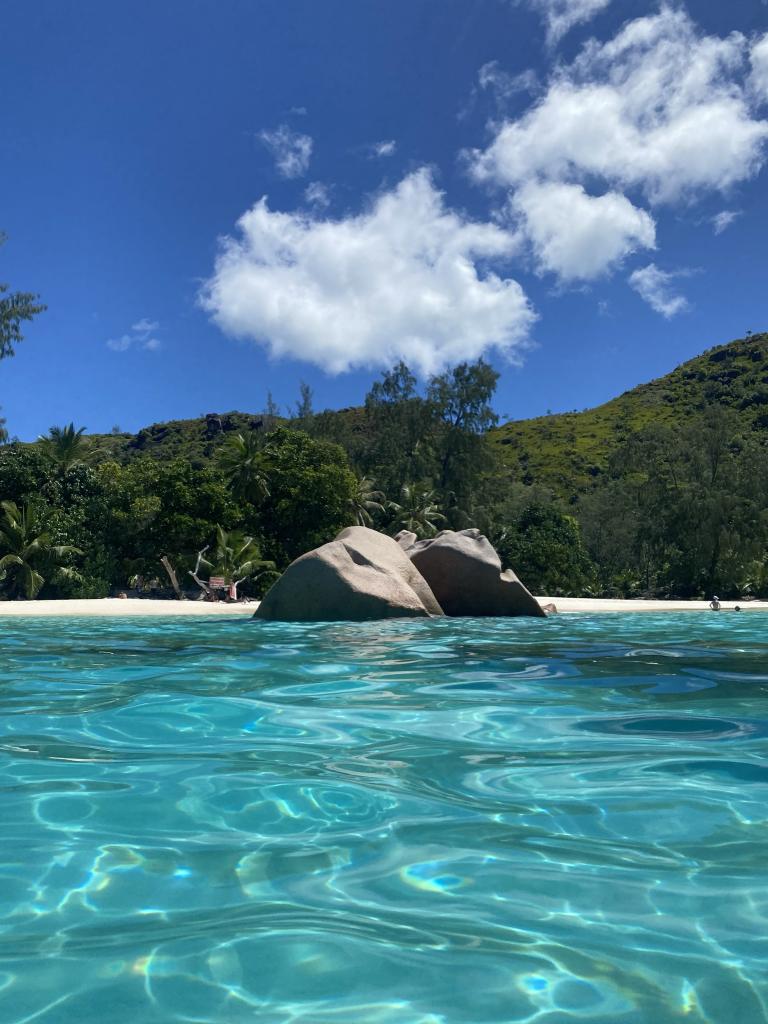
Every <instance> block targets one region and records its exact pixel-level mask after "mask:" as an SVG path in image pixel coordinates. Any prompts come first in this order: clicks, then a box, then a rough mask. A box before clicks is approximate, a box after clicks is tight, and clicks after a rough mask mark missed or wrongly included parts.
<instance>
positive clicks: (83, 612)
mask: <svg viewBox="0 0 768 1024" xmlns="http://www.w3.org/2000/svg"><path fill="white" fill-rule="evenodd" d="M536 600H537V601H539V603H540V604H554V605H555V607H556V608H557V611H558V614H563V615H570V614H575V613H581V614H593V615H594V614H600V613H603V612H612V613H617V612H625V613H627V612H640V613H642V612H710V614H711V610H710V607H709V602H708V601H655V600H641V599H626V600H625V599H622V598H593V597H537V598H536ZM737 604H738V605H739V607H740V608H741V611H742V612H759V611H760V612H766V611H768V601H746V602H743V603H742V602H739V601H724V602H722V609H721V610H722V611H723V612H731V611H733V609H734V607H735V605H737ZM258 606H259V602H258V601H253V602H251V603H250V604H225V603H223V602H221V603H215V604H214V603H209V602H207V601H160V600H154V599H152V598H135V597H129V598H118V597H104V598H94V599H82V598H77V599H72V600H66V601H0V618H3V617H6V618H44V617H53V616H58V617H64V618H85V617H89V616H90V617H94V618H109V617H114V618H117V617H120V618H172V617H176V616H195V615H197V616H200V617H203V618H204V617H206V616H230V617H232V616H240V617H242V618H245V617H250V616H252V615H253V613H254V612H255V611H256V609H257V608H258Z"/></svg>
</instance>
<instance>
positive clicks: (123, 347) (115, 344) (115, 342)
mask: <svg viewBox="0 0 768 1024" xmlns="http://www.w3.org/2000/svg"><path fill="white" fill-rule="evenodd" d="M133 342H134V339H133V338H132V337H131V335H130V334H124V335H123V336H122V337H121V338H110V339H109V340H108V341H107V348H111V349H112V351H113V352H127V351H128V349H129V348H130V347H131V345H132V344H133Z"/></svg>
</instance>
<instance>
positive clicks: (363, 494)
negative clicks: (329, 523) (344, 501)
mask: <svg viewBox="0 0 768 1024" xmlns="http://www.w3.org/2000/svg"><path fill="white" fill-rule="evenodd" d="M385 500H386V499H385V497H384V494H383V492H382V491H377V490H376V482H375V481H374V480H371V479H370V478H369V477H367V476H361V477H358V479H357V481H356V485H355V490H354V493H353V494H352V497H351V498H350V499H349V507H350V509H351V511H352V514H353V515H354V517H355V522H356V523H357V525H358V526H372V525H373V520H374V517H375V516H377V515H381V513H383V511H384V501H385Z"/></svg>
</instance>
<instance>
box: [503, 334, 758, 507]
mask: <svg viewBox="0 0 768 1024" xmlns="http://www.w3.org/2000/svg"><path fill="white" fill-rule="evenodd" d="M712 406H719V407H721V408H725V409H730V410H733V412H735V413H738V414H739V419H740V420H741V425H742V428H743V429H745V430H757V431H763V430H764V431H766V435H767V436H768V334H754V335H751V336H750V337H748V338H743V339H740V340H738V341H732V342H730V343H729V344H727V345H718V346H716V347H715V348H711V349H708V350H707V351H706V352H704V353H703V355H700V356H696V358H694V359H690V360H689V361H688V362H687V363H683V364H682V365H681V366H678V367H677V369H676V370H673V371H672V372H671V373H668V374H667V375H666V376H665V377H659V378H658V379H657V380H652V381H651V382H650V383H649V384H640V385H639V386H638V387H636V388H632V390H631V391H625V392H624V394H623V395H620V396H619V397H618V398H613V399H611V401H610V402H606V403H605V404H604V405H599V406H597V407H596V408H595V409H586V410H585V411H584V412H572V413H561V414H559V415H552V416H539V417H537V418H535V419H530V420H513V421H512V422H510V423H505V424H504V425H503V426H500V427H497V428H495V429H494V430H492V431H491V434H490V436H491V439H492V440H493V441H495V442H496V443H497V444H498V445H499V446H500V447H501V451H502V455H503V458H504V462H505V463H506V465H508V466H509V467H510V469H511V470H512V471H513V474H514V475H515V476H516V477H517V478H518V479H520V480H521V481H522V482H523V483H528V484H530V483H541V484H545V485H547V486H549V487H551V488H552V489H553V490H554V491H556V492H557V493H558V494H561V495H562V496H564V497H565V496H568V495H570V494H574V493H580V492H583V491H585V490H588V489H590V487H591V486H593V485H594V483H595V479H596V478H597V477H599V476H600V475H601V474H603V473H604V472H605V471H606V469H607V466H608V460H609V457H610V455H611V453H612V451H613V450H614V449H615V448H616V447H617V446H618V445H619V444H620V443H621V442H622V441H624V440H626V438H627V437H628V435H630V434H632V433H634V432H637V431H640V430H642V429H643V428H645V427H648V426H651V425H654V424H657V425H669V426H671V425H673V424H674V425H675V426H685V425H686V424H687V423H688V422H690V421H691V420H692V419H694V418H695V417H696V416H699V415H701V414H702V413H703V412H704V411H705V410H706V409H707V408H708V407H712Z"/></svg>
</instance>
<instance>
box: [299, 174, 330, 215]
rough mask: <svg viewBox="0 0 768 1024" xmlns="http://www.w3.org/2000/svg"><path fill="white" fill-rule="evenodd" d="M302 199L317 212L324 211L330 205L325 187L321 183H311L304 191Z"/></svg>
mask: <svg viewBox="0 0 768 1024" xmlns="http://www.w3.org/2000/svg"><path fill="white" fill-rule="evenodd" d="M304 199H305V200H306V202H308V203H309V204H310V206H314V207H315V208H316V209H318V210H325V209H327V207H328V206H330V203H331V197H330V192H329V190H328V186H327V185H323V183H322V182H321V181H311V182H310V183H309V184H308V185H307V187H306V188H305V189H304Z"/></svg>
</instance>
